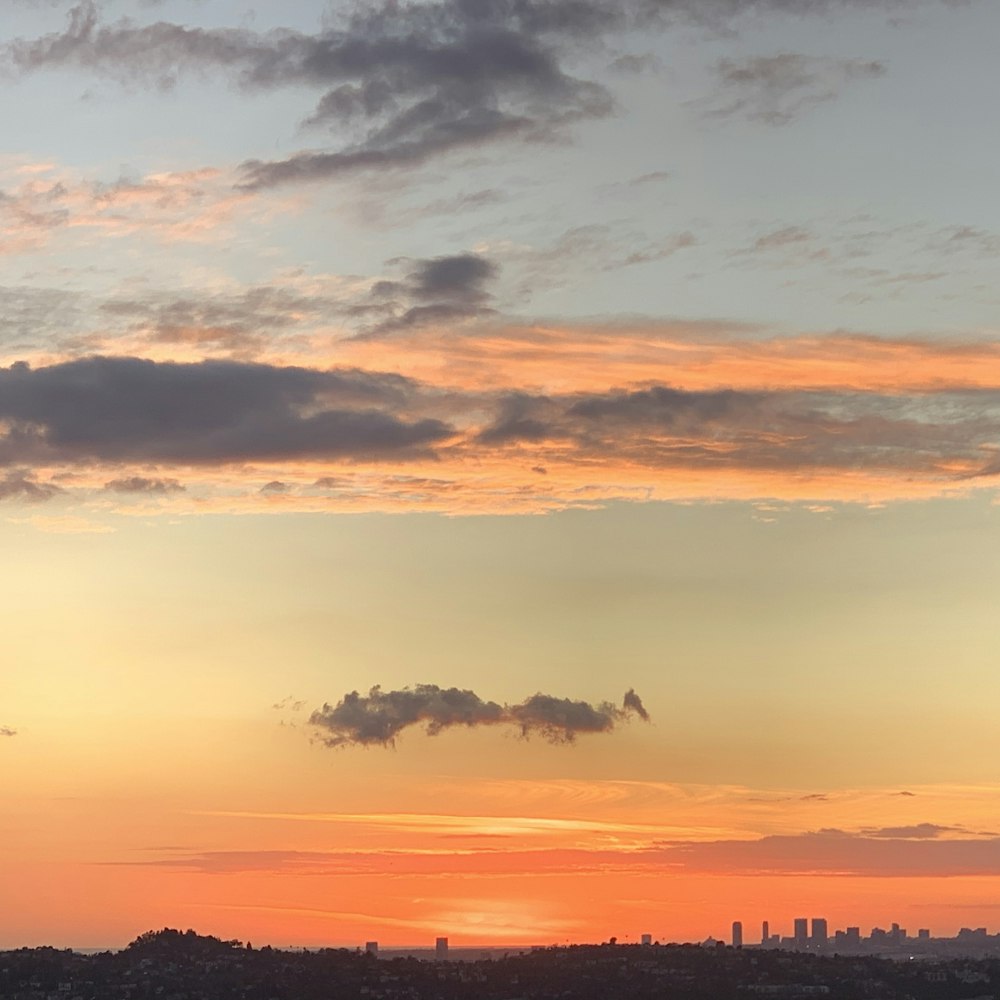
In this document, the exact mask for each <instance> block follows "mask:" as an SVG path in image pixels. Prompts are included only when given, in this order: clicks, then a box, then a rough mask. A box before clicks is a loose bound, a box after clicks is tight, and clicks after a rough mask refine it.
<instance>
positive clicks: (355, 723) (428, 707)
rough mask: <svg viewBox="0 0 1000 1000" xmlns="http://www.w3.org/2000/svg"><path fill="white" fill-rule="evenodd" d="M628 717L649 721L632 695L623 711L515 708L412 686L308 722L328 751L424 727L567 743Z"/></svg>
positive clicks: (375, 694) (605, 706)
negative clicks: (510, 730)
mask: <svg viewBox="0 0 1000 1000" xmlns="http://www.w3.org/2000/svg"><path fill="white" fill-rule="evenodd" d="M632 715H637V716H638V717H639V718H640V719H642V720H643V721H646V722H648V721H649V713H648V712H647V711H646V709H645V708H644V707H643V704H642V701H641V700H640V698H639V696H638V695H637V694H636V693H635V691H633V690H631V689H630V690H629V691H628V692H626V694H625V698H624V701H623V703H622V707H621V708H619V707H617V706H616V705H613V704H611V703H610V702H600V703H598V704H596V705H592V704H590V703H589V702H586V701H573V700H572V699H570V698H556V697H553V696H552V695H547V694H541V693H539V694H534V695H532V696H531V697H530V698H528V699H526V700H525V701H523V702H521V703H519V704H516V705H501V704H499V703H497V702H495V701H484V700H483V699H482V698H480V697H479V695H477V694H476V693H475V692H474V691H466V690H461V689H459V688H441V687H438V686H437V685H436V684H417V685H416V686H415V687H412V688H403V689H402V690H399V691H383V690H382V688H381V687H379V686H378V685H376V686H375V687H373V688H372V689H371V690H370V691H369V692H368V694H367V695H362V694H359V693H358V692H357V691H351V692H350V693H349V694H346V695H344V697H343V698H341V699H340V701H338V702H337V704H336V705H333V706H331V705H328V704H325V705H323V707H322V708H321V709H317V710H316V711H315V712H313V713H312V715H310V717H309V724H310V725H312V726H315V727H316V728H317V729H319V730H321V735H320V741H321V742H322V743H323V744H324V745H325V746H328V747H343V746H382V747H389V746H395V741H396V737H397V736H398V735H399V734H400V733H401V732H402V731H403V730H404V729H407V728H409V727H411V726H419V725H423V726H424V727H425V732H426V733H427V735H428V736H436V735H437V734H438V733H440V732H441V731H442V730H444V729H449V728H451V727H453V726H467V727H470V728H471V727H473V726H498V725H506V726H514V727H516V728H517V729H518V730H520V734H521V736H523V737H529V736H533V735H539V736H541V737H543V738H544V739H546V740H548V741H549V742H550V743H572V742H573V741H574V740H575V739H576V737H577V736H579V735H581V734H586V733H608V732H611V731H612V730H614V729H615V728H616V727H617V726H618V725H619V724H620V723H622V722H624V721H626V720H627V719H628V718H630V717H631V716H632Z"/></svg>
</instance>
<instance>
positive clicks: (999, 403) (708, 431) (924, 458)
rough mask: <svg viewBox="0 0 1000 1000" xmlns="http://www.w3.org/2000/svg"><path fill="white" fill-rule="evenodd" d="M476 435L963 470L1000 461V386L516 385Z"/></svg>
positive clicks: (730, 457) (654, 458)
mask: <svg viewBox="0 0 1000 1000" xmlns="http://www.w3.org/2000/svg"><path fill="white" fill-rule="evenodd" d="M495 414H496V415H495V418H494V420H493V421H492V422H491V423H490V424H488V425H486V426H485V427H483V428H482V429H481V430H480V432H479V441H480V442H481V443H483V444H485V445H488V446H490V447H494V448H502V447H506V448H521V447H524V446H531V447H533V448H534V449H535V451H536V452H537V450H538V449H539V448H545V447H551V450H552V453H553V455H554V456H555V455H559V454H561V455H563V456H565V455H568V454H572V455H573V456H575V457H576V458H577V459H579V460H586V459H590V460H593V459H597V458H603V459H606V460H608V459H611V458H612V456H615V457H616V458H617V460H618V461H623V462H628V463H630V464H635V465H640V466H645V467H648V468H692V469H694V468H698V469H717V470H725V469H734V470H735V469H758V470H764V471H795V470H818V469H845V470H850V469H857V470H868V471H872V470H884V471H886V472H890V473H899V472H901V471H904V470H908V471H910V472H914V473H918V472H919V473H920V474H923V475H932V476H941V477H943V478H957V474H956V472H955V466H956V464H961V463H968V464H970V465H974V466H979V465H980V463H981V474H990V473H992V472H993V471H995V469H994V467H995V466H996V464H997V459H996V455H997V454H998V452H1000V392H997V391H996V390H993V389H984V390H978V389H971V390H955V391H951V392H945V391H942V392H940V393H913V394H910V395H887V394H881V393H875V392H850V391H843V392H836V391H810V390H788V391H782V390H777V391H775V390H760V391H753V390H733V389H713V390H697V391H691V390H683V389H674V388H671V387H669V386H663V385H657V386H652V387H649V388H644V389H636V390H611V391H609V392H604V393H581V394H574V395H567V396H542V395H529V394H526V393H508V394H507V395H505V396H503V397H501V398H500V399H498V400H497V403H496V410H495Z"/></svg>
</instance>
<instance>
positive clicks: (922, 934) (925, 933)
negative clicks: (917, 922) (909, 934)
mask: <svg viewBox="0 0 1000 1000" xmlns="http://www.w3.org/2000/svg"><path fill="white" fill-rule="evenodd" d="M917 938H918V939H919V940H921V941H930V939H931V932H930V931H929V930H928V929H927V928H926V927H921V928H920V930H918V931H917Z"/></svg>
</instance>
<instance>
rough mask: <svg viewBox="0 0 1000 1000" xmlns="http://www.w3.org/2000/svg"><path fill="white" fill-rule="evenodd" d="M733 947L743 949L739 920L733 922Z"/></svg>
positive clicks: (741, 926)
mask: <svg viewBox="0 0 1000 1000" xmlns="http://www.w3.org/2000/svg"><path fill="white" fill-rule="evenodd" d="M733 947H734V948H742V947H743V923H742V921H739V920H734V921H733Z"/></svg>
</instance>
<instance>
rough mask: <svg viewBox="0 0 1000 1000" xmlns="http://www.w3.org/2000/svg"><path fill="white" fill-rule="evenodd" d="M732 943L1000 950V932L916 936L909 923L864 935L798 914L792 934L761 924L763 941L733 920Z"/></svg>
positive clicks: (815, 948)
mask: <svg viewBox="0 0 1000 1000" xmlns="http://www.w3.org/2000/svg"><path fill="white" fill-rule="evenodd" d="M731 943H732V946H733V947H734V948H742V947H743V946H744V944H745V943H747V944H749V945H750V946H752V947H757V948H780V949H785V950H788V951H812V952H819V953H824V952H827V953H833V952H838V953H841V954H843V953H848V954H849V953H862V952H863V953H867V954H892V953H894V952H902V951H908V952H926V953H930V952H941V951H947V950H954V949H956V948H958V949H961V950H962V951H969V950H975V951H979V950H982V951H983V952H991V953H996V952H1000V934H995V935H990V934H987V932H986V928H985V927H977V928H970V927H963V928H962V929H961V930H960V931H959V932H958V934H957V935H956V936H955V937H953V938H933V937H931V932H930V930H929V929H928V928H926V927H922V928H920V930H918V931H917V933H916V936H915V937H914V936H911V935H910V934H908V933H907V931H906V928H905V927H900V926H899V924H893V925H892V926H891V928H890V929H889V930H885V929H884V928H882V927H873V928H872V931H871V933H870V934H869V935H868V936H867V937H862V936H861V928H860V927H848V928H847V929H846V930H838V931H835V932H834V933H833V935H831V934H830V930H829V926H828V924H827V922H826V920H825V919H824V918H823V917H813V918H812V920H809V919H807V918H806V917H796V918H795V921H794V924H793V930H792V935H791V937H782V936H781V935H780V934H772V933H771V928H770V924H769V923H768V921H766V920H765V921H764V922H763V923H762V924H761V933H760V942H759V943H754V942H744V937H743V924H742V922H741V921H739V920H734V921H733V928H732V937H731Z"/></svg>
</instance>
